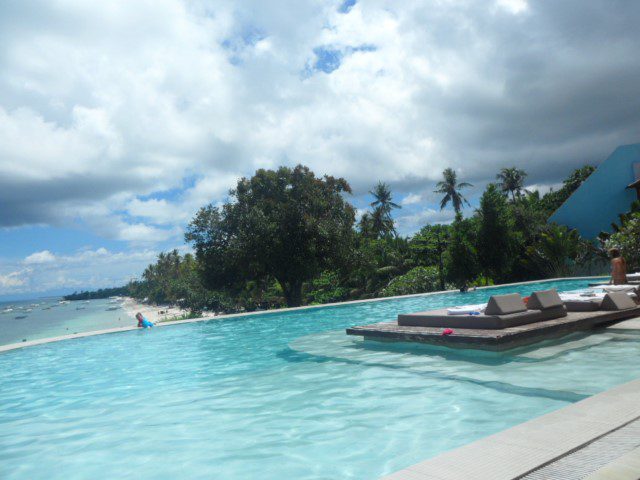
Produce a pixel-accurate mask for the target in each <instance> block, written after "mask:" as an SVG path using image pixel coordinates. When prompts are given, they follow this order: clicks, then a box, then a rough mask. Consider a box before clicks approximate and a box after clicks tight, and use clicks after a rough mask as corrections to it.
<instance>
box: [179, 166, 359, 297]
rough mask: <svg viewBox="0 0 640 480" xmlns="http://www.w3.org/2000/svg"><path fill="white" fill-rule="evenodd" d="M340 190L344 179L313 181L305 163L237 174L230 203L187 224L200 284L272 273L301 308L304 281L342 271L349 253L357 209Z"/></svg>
mask: <svg viewBox="0 0 640 480" xmlns="http://www.w3.org/2000/svg"><path fill="white" fill-rule="evenodd" d="M345 192H346V193H351V188H350V187H349V184H348V183H347V182H346V180H344V179H342V178H334V177H330V176H324V177H323V178H317V177H316V176H315V175H314V173H313V172H311V171H310V170H309V169H308V168H307V167H304V166H302V165H298V166H297V167H295V168H293V169H291V168H288V167H280V168H279V169H278V170H264V169H261V170H258V171H257V172H256V173H255V175H254V176H253V177H251V178H242V179H241V180H240V181H239V182H238V184H237V186H236V188H235V190H231V191H230V197H231V201H229V202H227V203H225V204H224V205H223V206H222V207H221V208H217V207H214V206H213V205H208V206H206V207H203V208H202V209H200V211H199V212H198V213H197V214H196V216H195V217H194V219H193V220H192V221H191V223H190V224H189V226H188V228H187V233H186V235H185V239H186V241H187V242H189V243H191V244H192V245H193V246H194V248H195V251H196V257H197V259H198V261H199V263H200V268H201V272H202V275H203V279H204V282H205V285H206V286H207V287H208V288H210V289H223V288H232V287H233V286H234V285H237V283H239V282H246V281H247V280H261V279H265V278H267V277H272V278H275V279H276V280H277V281H278V282H279V284H280V286H281V287H282V290H283V293H284V296H285V299H286V302H287V305H289V306H291V307H293V306H298V305H300V304H301V303H302V285H303V282H305V281H307V280H310V279H311V278H313V277H315V276H317V275H319V274H320V273H321V272H322V271H324V270H332V269H339V268H341V267H342V266H343V265H344V260H345V258H347V256H348V254H349V250H350V248H351V245H352V240H353V224H354V219H355V214H354V209H353V207H352V206H351V205H350V204H349V203H347V202H346V201H345V199H344V198H343V193H345Z"/></svg>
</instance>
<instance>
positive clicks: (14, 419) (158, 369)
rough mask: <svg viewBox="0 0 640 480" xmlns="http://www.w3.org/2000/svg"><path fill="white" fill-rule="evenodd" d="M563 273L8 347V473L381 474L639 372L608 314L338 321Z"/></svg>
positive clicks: (0, 387) (0, 419) (1, 469)
mask: <svg viewBox="0 0 640 480" xmlns="http://www.w3.org/2000/svg"><path fill="white" fill-rule="evenodd" d="M585 285H586V282H555V283H548V282H547V283H543V284H538V285H527V286H519V287H509V288H501V289H490V290H482V291H477V292H470V293H467V294H457V293H456V294H440V295H433V296H421V297H411V298H405V299H394V300H387V301H380V302H371V303H360V304H348V305H344V306H340V307H323V308H318V309H308V310H298V311H293V312H279V313H267V314H263V315H255V316H246V317H238V318H230V319H222V320H212V321H208V322H201V323H192V324H183V325H177V326H171V327H165V328H155V329H150V330H145V331H139V330H138V331H131V332H124V333H116V334H109V335H104V336H96V337H88V338H83V339H77V340H70V341H64V342H56V343H50V344H46V345H41V346H36V347H30V348H26V349H23V350H17V351H11V352H6V353H4V354H0V478H4V479H18V478H20V479H34V478H46V479H73V478H79V479H80V478H82V479H84V478H135V479H176V478H190V479H191V478H193V479H199V478H203V479H204V478H207V479H212V478H217V479H218V478H219V479H243V480H245V479H264V480H269V479H282V478H291V479H297V480H298V479H302V480H304V479H375V478H377V477H379V476H381V475H383V474H387V473H390V472H393V471H396V470H398V469H401V468H404V467H406V466H408V465H411V464H413V463H415V462H418V461H421V460H423V459H425V458H428V457H432V456H434V455H436V454H438V453H440V452H444V451H447V450H449V449H452V448H455V447H457V446H460V445H463V444H466V443H469V442H471V441H473V440H476V439H479V438H481V437H484V436H486V435H489V434H491V433H494V432H497V431H499V430H502V429H505V428H507V427H510V426H513V425H516V424H518V423H521V422H523V421H525V420H528V419H530V418H533V417H536V416H538V415H541V414H544V413H546V412H550V411H552V410H555V409H558V408H561V407H563V406H566V405H569V404H571V403H572V402H576V401H579V400H581V399H583V398H586V397H588V396H590V395H593V394H595V393H598V392H601V391H604V390H606V389H608V388H611V387H613V386H615V385H618V384H621V383H623V382H626V381H629V380H632V379H635V378H637V377H638V376H640V365H639V364H638V362H637V361H636V358H637V355H638V353H639V352H640V337H638V336H637V335H635V334H632V333H625V332H624V331H622V330H620V331H615V330H611V331H609V330H606V331H605V330H603V331H598V332H596V333H592V334H591V335H587V334H579V335H578V334H574V335H570V336H568V337H565V338H564V339H562V340H561V341H554V342H543V343H541V344H539V345H538V347H539V348H520V349H517V350H514V351H511V352H507V353H502V354H497V353H490V352H482V351H475V350H450V349H447V348H442V347H440V348H435V347H425V346H416V345H409V344H393V343H389V344H387V343H382V342H363V341H362V340H360V339H357V338H354V337H348V336H346V335H345V333H344V329H345V328H346V327H349V326H353V325H362V324H368V323H373V322H380V321H391V320H393V319H394V318H395V317H396V315H397V314H398V313H401V312H412V311H419V310H425V309H431V308H438V307H442V306H446V305H462V304H473V303H480V302H483V301H486V299H487V298H488V296H489V295H490V294H493V293H502V292H505V291H520V292H521V293H523V294H527V295H528V294H529V293H531V291H532V290H533V289H542V288H548V287H551V286H555V287H557V288H558V289H560V290H573V289H576V288H580V287H583V286H585Z"/></svg>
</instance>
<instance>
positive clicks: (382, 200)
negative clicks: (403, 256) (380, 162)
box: [369, 182, 402, 238]
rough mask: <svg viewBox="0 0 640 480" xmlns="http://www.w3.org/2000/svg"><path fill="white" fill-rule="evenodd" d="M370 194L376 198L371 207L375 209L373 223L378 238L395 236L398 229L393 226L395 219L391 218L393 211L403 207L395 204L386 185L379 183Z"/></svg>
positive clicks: (372, 217)
mask: <svg viewBox="0 0 640 480" xmlns="http://www.w3.org/2000/svg"><path fill="white" fill-rule="evenodd" d="M369 193H370V194H371V195H373V197H374V201H373V202H371V207H373V212H372V213H371V223H372V228H373V232H375V234H376V237H377V238H379V237H385V236H388V235H395V234H396V229H395V226H394V224H393V218H391V211H392V210H394V209H396V208H402V207H401V206H400V205H398V204H397V203H394V202H393V197H392V195H391V190H390V189H389V186H388V185H387V184H386V183H383V182H378V184H377V185H376V186H375V188H374V189H373V190H371V191H369Z"/></svg>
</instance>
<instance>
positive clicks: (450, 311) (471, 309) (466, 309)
mask: <svg viewBox="0 0 640 480" xmlns="http://www.w3.org/2000/svg"><path fill="white" fill-rule="evenodd" d="M485 308H487V304H486V303H479V304H477V305H462V306H460V307H452V308H447V315H469V314H471V313H482V312H484V309H485Z"/></svg>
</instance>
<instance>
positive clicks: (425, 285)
mask: <svg viewBox="0 0 640 480" xmlns="http://www.w3.org/2000/svg"><path fill="white" fill-rule="evenodd" d="M437 289H438V271H437V270H436V268H435V267H415V268H413V269H411V270H409V271H408V272H407V273H405V274H404V275H399V276H397V277H394V278H393V279H392V280H391V281H390V282H389V285H387V286H386V287H385V288H384V289H383V290H382V292H381V295H382V296H383V297H391V296H395V295H410V294H412V293H425V292H433V291H435V290H437Z"/></svg>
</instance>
